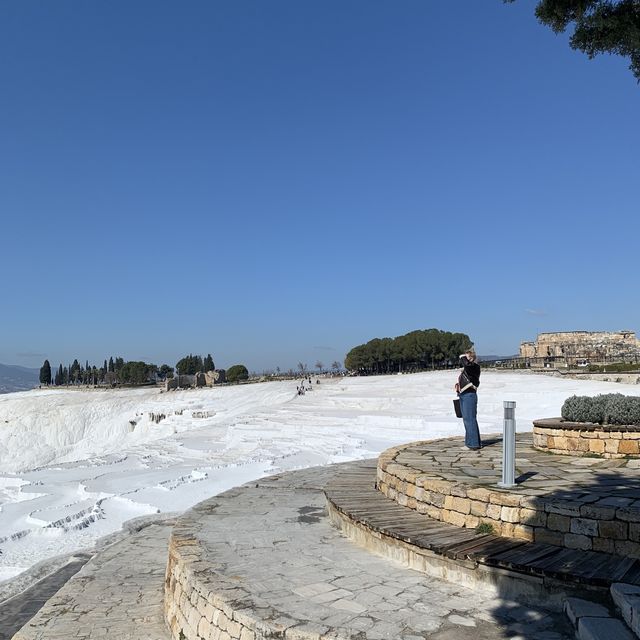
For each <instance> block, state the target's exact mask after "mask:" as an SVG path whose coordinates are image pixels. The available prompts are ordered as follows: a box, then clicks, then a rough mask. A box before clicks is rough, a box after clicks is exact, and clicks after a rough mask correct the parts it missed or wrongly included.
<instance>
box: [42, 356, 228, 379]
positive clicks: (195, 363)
mask: <svg viewBox="0 0 640 640" xmlns="http://www.w3.org/2000/svg"><path fill="white" fill-rule="evenodd" d="M214 368H215V364H214V362H213V358H212V357H211V354H210V353H209V354H207V356H206V357H204V358H203V357H202V356H194V355H192V354H189V355H188V356H185V357H184V358H182V359H181V360H179V361H178V363H177V364H176V367H175V368H174V367H171V366H169V365H168V364H163V365H161V366H159V367H158V366H157V365H155V364H152V363H147V362H142V361H140V360H129V361H127V362H125V360H124V358H121V357H116V358H114V357H113V356H111V357H110V358H109V361H107V360H106V359H105V361H104V362H103V364H102V366H100V367H98V366H96V365H90V364H89V361H85V364H84V366H83V365H82V364H80V362H79V361H78V360H77V359H75V360H74V361H73V363H72V364H70V365H66V366H63V365H62V364H60V366H59V367H58V368H57V369H56V370H55V372H54V371H53V370H52V369H51V363H50V362H49V360H45V361H44V363H43V365H42V367H40V384H44V385H55V386H66V385H98V384H108V385H112V384H134V385H140V384H147V383H152V382H155V381H156V380H157V379H161V380H164V379H165V378H172V377H173V374H174V371H176V370H177V372H178V373H179V374H180V375H187V374H195V373H198V372H201V371H202V372H204V371H213V370H214Z"/></svg>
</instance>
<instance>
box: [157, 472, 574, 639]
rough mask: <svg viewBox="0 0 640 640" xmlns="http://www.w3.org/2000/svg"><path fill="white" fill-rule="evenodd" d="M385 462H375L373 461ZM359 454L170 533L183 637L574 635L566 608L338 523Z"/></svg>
mask: <svg viewBox="0 0 640 640" xmlns="http://www.w3.org/2000/svg"><path fill="white" fill-rule="evenodd" d="M364 466H365V470H366V469H368V470H369V471H370V470H371V469H373V470H374V471H375V461H372V462H369V463H365V464H364ZM362 469H363V464H361V463H348V464H346V465H333V466H330V467H325V468H320V469H308V470H304V471H297V472H290V473H287V474H283V475H282V476H274V477H272V478H268V479H264V480H261V481H259V482H256V483H251V484H249V485H245V486H243V487H239V488H236V489H233V490H231V491H228V492H226V493H223V494H221V495H219V496H216V497H214V498H211V499H209V500H206V501H204V502H202V503H200V504H199V505H197V506H196V507H194V508H193V509H191V510H190V511H188V512H187V513H185V514H184V515H183V516H181V517H180V518H179V519H178V522H177V524H176V526H175V527H174V530H173V532H172V535H171V542H170V554H169V565H168V571H167V589H166V615H167V619H168V621H169V623H170V628H171V633H172V638H173V639H174V640H262V639H263V638H282V639H284V640H356V639H357V640H385V639H388V640H424V639H427V638H428V639H432V640H504V639H505V638H522V639H524V638H536V640H568V639H569V638H570V637H572V635H573V634H572V630H571V628H570V626H569V624H568V623H567V621H566V618H565V616H564V615H563V614H562V612H561V611H559V612H552V611H549V610H548V609H545V608H543V607H539V606H525V605H523V604H522V603H520V602H517V601H515V600H513V599H511V598H510V597H508V595H505V596H504V597H503V594H502V593H501V590H500V589H501V587H500V581H497V583H496V584H495V585H494V587H495V588H493V589H487V588H485V585H483V586H482V588H481V589H479V590H474V589H472V588H469V587H465V586H461V585H459V584H457V583H452V582H449V581H446V580H439V579H434V578H432V577H429V576H425V575H424V574H423V573H420V572H418V571H415V570H412V569H410V568H407V567H405V566H402V565H401V564H399V563H398V562H394V561H389V560H388V559H386V558H382V557H379V556H376V555H373V554H371V553H369V552H368V551H367V550H366V549H363V548H361V547H360V546H358V545H355V544H353V543H352V542H351V541H350V540H348V539H347V538H346V537H345V536H343V535H342V534H341V532H340V531H339V530H337V529H336V528H335V527H333V526H332V525H331V522H330V519H329V517H328V515H327V512H326V508H325V505H326V503H325V498H324V494H323V489H324V488H325V487H326V485H327V483H328V482H329V481H330V480H331V479H332V478H333V477H334V476H335V474H336V473H338V472H339V471H345V472H349V473H354V474H356V475H357V474H358V473H360V472H361V471H362Z"/></svg>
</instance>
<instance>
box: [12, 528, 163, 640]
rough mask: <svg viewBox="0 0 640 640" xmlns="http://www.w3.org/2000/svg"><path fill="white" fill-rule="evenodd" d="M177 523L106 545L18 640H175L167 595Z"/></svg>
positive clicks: (17, 637) (140, 532)
mask: <svg viewBox="0 0 640 640" xmlns="http://www.w3.org/2000/svg"><path fill="white" fill-rule="evenodd" d="M172 524H173V520H168V521H164V522H156V523H152V524H148V525H146V526H144V527H143V528H141V529H138V530H137V531H135V532H133V533H131V534H130V535H128V536H127V537H125V538H124V539H120V540H119V541H117V542H114V543H112V544H110V545H109V546H107V547H106V548H104V549H102V550H101V551H100V552H99V553H97V554H96V555H95V556H94V557H93V558H92V559H91V560H89V561H88V562H87V563H86V564H85V565H84V566H83V567H82V568H81V569H80V570H79V571H78V572H77V573H76V574H75V575H74V576H73V577H72V578H71V579H70V580H69V581H68V582H67V583H66V584H65V585H64V586H63V587H62V588H61V589H60V590H59V591H58V592H57V593H56V594H55V595H54V596H52V597H51V598H50V599H49V600H48V601H47V602H46V603H45V604H44V606H43V607H42V608H41V609H40V610H39V611H38V613H36V615H35V616H34V617H33V618H32V619H31V620H30V621H29V622H28V623H27V624H25V625H24V626H23V627H22V628H21V629H20V630H19V631H18V632H17V633H16V634H15V635H14V636H13V640H62V639H63V638H65V639H68V638H74V639H75V640H88V639H89V638H91V639H93V638H96V639H97V638H101V639H103V640H106V639H107V638H110V639H111V638H113V639H114V640H115V639H118V640H169V638H170V634H169V631H168V628H167V626H166V624H165V620H164V611H163V599H164V577H165V570H166V564H167V547H168V540H169V534H170V531H171V526H172ZM16 599H17V596H16Z"/></svg>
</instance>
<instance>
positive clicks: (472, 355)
mask: <svg viewBox="0 0 640 640" xmlns="http://www.w3.org/2000/svg"><path fill="white" fill-rule="evenodd" d="M464 354H465V355H466V356H468V358H469V360H473V361H474V362H475V360H476V358H477V357H478V356H477V355H476V350H475V349H474V348H473V347H471V349H467V350H466V351H465V352H464Z"/></svg>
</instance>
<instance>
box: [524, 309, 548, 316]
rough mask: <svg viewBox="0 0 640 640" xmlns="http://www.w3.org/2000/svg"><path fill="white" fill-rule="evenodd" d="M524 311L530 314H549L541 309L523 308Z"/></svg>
mask: <svg viewBox="0 0 640 640" xmlns="http://www.w3.org/2000/svg"><path fill="white" fill-rule="evenodd" d="M525 313H528V314H529V315H530V316H547V315H549V314H548V313H547V312H546V311H544V310H543V309H525Z"/></svg>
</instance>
